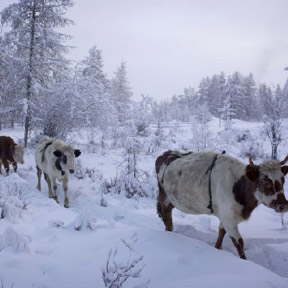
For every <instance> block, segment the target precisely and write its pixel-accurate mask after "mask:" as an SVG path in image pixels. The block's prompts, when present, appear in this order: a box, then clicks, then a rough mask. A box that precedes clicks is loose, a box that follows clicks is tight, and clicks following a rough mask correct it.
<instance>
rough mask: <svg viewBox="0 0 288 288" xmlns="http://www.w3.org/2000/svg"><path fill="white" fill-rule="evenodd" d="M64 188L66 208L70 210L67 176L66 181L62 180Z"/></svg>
mask: <svg viewBox="0 0 288 288" xmlns="http://www.w3.org/2000/svg"><path fill="white" fill-rule="evenodd" d="M62 187H63V191H64V196H65V199H64V207H65V208H69V206H70V205H69V199H68V192H67V191H68V177H67V176H65V177H64V179H63V180H62Z"/></svg>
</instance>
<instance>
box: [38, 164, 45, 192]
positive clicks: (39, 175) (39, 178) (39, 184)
mask: <svg viewBox="0 0 288 288" xmlns="http://www.w3.org/2000/svg"><path fill="white" fill-rule="evenodd" d="M36 168H37V177H38V184H37V189H38V190H39V191H41V176H42V170H41V169H40V168H39V167H38V166H36ZM45 179H46V177H45ZM46 181H47V180H46Z"/></svg>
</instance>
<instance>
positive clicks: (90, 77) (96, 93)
mask: <svg viewBox="0 0 288 288" xmlns="http://www.w3.org/2000/svg"><path fill="white" fill-rule="evenodd" d="M103 66H104V65H103V58H102V52H101V50H99V49H97V47H95V46H94V47H92V48H91V49H90V50H89V55H88V56H87V57H86V58H85V59H84V60H83V61H81V62H80V63H79V65H78V66H77V68H76V85H77V90H78V92H79V95H80V98H79V101H78V103H77V106H78V110H80V111H81V112H82V115H81V116H80V117H81V118H82V121H81V122H83V123H85V125H86V127H90V128H91V129H92V132H93V131H94V130H95V129H96V130H98V132H99V131H101V133H102V140H103V141H102V143H104V135H106V134H107V129H108V127H109V126H111V125H112V123H113V125H115V123H117V116H115V114H116V110H115V107H114V105H113V102H112V99H111V90H110V83H109V80H108V79H107V77H106V75H105V73H104V70H103ZM93 133H94V132H93Z"/></svg>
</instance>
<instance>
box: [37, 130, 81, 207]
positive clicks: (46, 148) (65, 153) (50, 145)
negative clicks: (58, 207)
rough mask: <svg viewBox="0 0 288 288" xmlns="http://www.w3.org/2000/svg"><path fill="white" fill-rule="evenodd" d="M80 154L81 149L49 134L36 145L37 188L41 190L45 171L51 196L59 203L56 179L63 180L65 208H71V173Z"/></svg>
mask: <svg viewBox="0 0 288 288" xmlns="http://www.w3.org/2000/svg"><path fill="white" fill-rule="evenodd" d="M80 154H81V152H80V150H78V149H74V148H73V147H72V146H71V145H68V144H66V143H65V142H63V141H61V140H59V139H56V138H50V137H48V136H43V137H42V138H41V139H40V140H39V141H38V143H37V145H36V149H35V161H36V168H37V177H38V184H37V188H38V190H39V191H41V176H42V172H43V173H44V178H45V180H46V182H47V185H48V190H49V197H50V198H53V199H54V200H55V201H56V202H57V203H59V200H58V197H57V181H56V180H58V181H60V182H61V181H62V187H63V191H64V195H65V199H64V207H65V208H69V206H70V205H69V198H68V194H67V191H68V180H69V174H70V173H71V174H72V173H74V170H75V164H74V162H75V157H78V156H79V155H80ZM52 188H53V190H52Z"/></svg>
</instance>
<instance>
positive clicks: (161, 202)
mask: <svg viewBox="0 0 288 288" xmlns="http://www.w3.org/2000/svg"><path fill="white" fill-rule="evenodd" d="M158 188H159V194H158V203H157V210H158V215H159V217H161V218H162V220H163V222H164V224H165V229H166V231H173V222H172V209H173V208H174V206H173V205H172V204H171V203H169V202H168V201H167V199H166V194H165V192H164V189H163V188H162V187H161V185H160V184H159V183H158Z"/></svg>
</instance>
